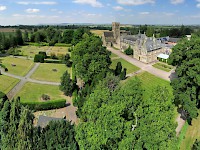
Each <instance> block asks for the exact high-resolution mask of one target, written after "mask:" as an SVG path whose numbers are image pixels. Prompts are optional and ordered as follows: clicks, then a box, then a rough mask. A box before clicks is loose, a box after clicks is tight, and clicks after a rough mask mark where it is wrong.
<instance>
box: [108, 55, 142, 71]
mask: <svg viewBox="0 0 200 150" xmlns="http://www.w3.org/2000/svg"><path fill="white" fill-rule="evenodd" d="M118 62H121V63H122V67H123V68H126V69H127V74H129V73H132V72H136V71H138V70H139V69H140V68H138V67H136V66H134V65H132V64H131V63H129V62H127V61H125V60H124V59H122V58H119V59H115V60H112V64H111V66H110V68H111V69H115V68H116V65H117V63H118Z"/></svg>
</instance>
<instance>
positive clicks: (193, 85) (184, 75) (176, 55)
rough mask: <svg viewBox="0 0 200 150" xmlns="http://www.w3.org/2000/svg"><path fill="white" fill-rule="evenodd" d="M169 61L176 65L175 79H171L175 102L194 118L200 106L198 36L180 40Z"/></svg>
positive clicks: (199, 52) (199, 43) (199, 46)
mask: <svg viewBox="0 0 200 150" xmlns="http://www.w3.org/2000/svg"><path fill="white" fill-rule="evenodd" d="M169 63H170V64H172V65H176V66H177V68H176V74H177V76H178V78H177V79H174V80H173V81H172V87H173V90H174V96H175V104H176V105H177V106H180V107H181V108H182V109H183V110H185V111H186V112H187V114H188V118H195V117H197V115H198V112H197V111H198V108H199V107H200V38H196V37H193V38H191V40H190V41H188V40H186V39H185V40H182V41H181V42H180V43H178V44H177V45H176V46H175V47H174V48H173V52H172V54H171V55H170V57H169Z"/></svg>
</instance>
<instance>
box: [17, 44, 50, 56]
mask: <svg viewBox="0 0 200 150" xmlns="http://www.w3.org/2000/svg"><path fill="white" fill-rule="evenodd" d="M48 49H49V47H48V46H41V47H40V46H30V45H29V46H21V47H19V48H18V50H21V53H20V54H21V55H23V56H28V57H30V58H34V56H35V54H38V53H39V51H45V52H46V51H47V50H48Z"/></svg>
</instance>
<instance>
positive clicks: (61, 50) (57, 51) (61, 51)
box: [47, 46, 68, 55]
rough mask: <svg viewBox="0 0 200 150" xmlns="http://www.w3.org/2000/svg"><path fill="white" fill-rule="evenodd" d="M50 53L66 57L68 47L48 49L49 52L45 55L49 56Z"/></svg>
mask: <svg viewBox="0 0 200 150" xmlns="http://www.w3.org/2000/svg"><path fill="white" fill-rule="evenodd" d="M51 53H55V54H56V55H59V54H63V55H66V53H68V47H58V46H53V47H50V51H49V53H48V54H47V55H50V54H51Z"/></svg>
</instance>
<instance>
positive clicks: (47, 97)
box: [41, 94, 50, 101]
mask: <svg viewBox="0 0 200 150" xmlns="http://www.w3.org/2000/svg"><path fill="white" fill-rule="evenodd" d="M41 98H42V100H45V101H48V100H50V96H49V95H46V94H42V97H41Z"/></svg>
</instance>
